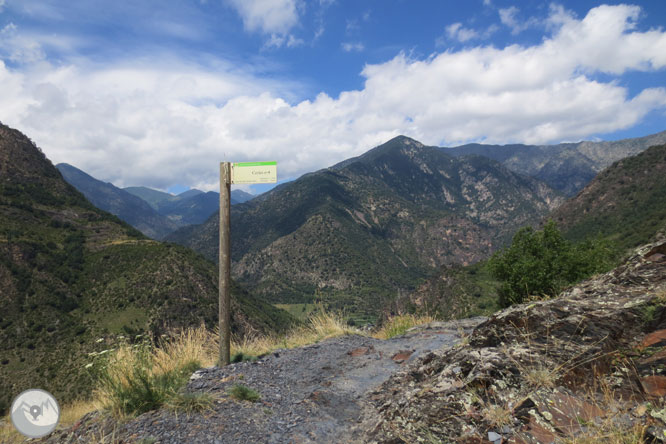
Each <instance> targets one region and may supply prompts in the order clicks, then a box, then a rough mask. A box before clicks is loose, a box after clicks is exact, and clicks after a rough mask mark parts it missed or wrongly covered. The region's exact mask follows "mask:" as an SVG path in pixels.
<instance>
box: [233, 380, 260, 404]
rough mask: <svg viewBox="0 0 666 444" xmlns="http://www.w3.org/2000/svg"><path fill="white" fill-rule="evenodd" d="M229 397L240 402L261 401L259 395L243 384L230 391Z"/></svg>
mask: <svg viewBox="0 0 666 444" xmlns="http://www.w3.org/2000/svg"><path fill="white" fill-rule="evenodd" d="M229 395H231V397H232V398H234V399H237V400H239V401H250V402H257V401H259V399H261V396H260V395H259V393H257V392H256V391H255V390H252V389H251V388H250V387H247V386H244V385H243V384H236V385H234V386H233V387H231V389H230V390H229Z"/></svg>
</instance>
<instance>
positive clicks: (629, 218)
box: [550, 145, 666, 254]
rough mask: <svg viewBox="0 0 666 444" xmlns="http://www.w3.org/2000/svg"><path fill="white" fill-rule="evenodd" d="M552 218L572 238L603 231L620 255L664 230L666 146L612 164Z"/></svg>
mask: <svg viewBox="0 0 666 444" xmlns="http://www.w3.org/2000/svg"><path fill="white" fill-rule="evenodd" d="M550 218H552V219H553V220H554V221H555V222H556V223H557V224H558V225H559V227H560V229H561V230H562V232H563V233H564V235H565V236H567V237H568V238H570V239H572V240H583V239H585V238H588V237H594V236H598V235H599V236H602V237H605V238H607V239H609V240H610V241H611V242H612V244H613V245H614V247H615V248H617V250H618V252H619V253H620V254H622V253H624V252H625V251H626V250H627V249H629V248H634V247H636V246H637V245H640V244H643V243H646V242H649V241H651V240H652V239H653V237H654V236H655V234H656V233H658V232H660V231H661V232H664V233H666V145H659V146H653V147H651V148H648V149H647V150H645V151H643V152H641V153H640V154H637V155H635V156H632V157H627V158H626V159H622V160H620V161H617V162H615V163H613V164H612V165H611V166H609V167H608V168H606V169H605V170H604V171H603V172H601V173H600V174H599V175H598V176H597V177H596V178H595V179H594V180H593V181H592V182H590V183H589V184H588V185H587V186H586V187H585V188H584V189H583V190H582V191H581V192H580V193H578V195H577V196H576V197H575V198H573V199H570V200H568V201H567V202H565V203H564V204H563V205H562V206H561V207H559V208H557V209H556V210H555V211H554V212H553V213H552V214H551V215H550Z"/></svg>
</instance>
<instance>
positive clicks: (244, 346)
mask: <svg viewBox="0 0 666 444" xmlns="http://www.w3.org/2000/svg"><path fill="white" fill-rule="evenodd" d="M433 320H434V318H432V317H430V316H414V315H402V316H396V317H393V318H391V319H389V321H388V322H386V323H385V324H384V326H383V327H382V328H381V329H380V330H379V331H377V332H376V333H375V334H374V336H375V337H377V338H384V339H387V338H390V337H393V336H396V335H400V334H403V333H404V332H405V331H407V330H408V329H409V328H411V327H413V326H415V325H419V324H423V323H428V322H431V321H433ZM348 334H362V332H361V331H360V330H358V329H356V328H354V327H351V326H349V325H348V324H347V323H346V322H345V321H344V317H343V316H342V315H341V314H338V313H328V312H325V311H324V310H323V309H322V308H321V307H319V308H318V309H317V310H316V311H314V312H313V313H312V314H311V315H310V317H309V319H308V323H307V324H306V325H304V326H299V327H296V328H294V329H292V330H291V331H290V332H289V333H287V334H285V335H283V336H256V337H250V338H248V337H246V338H242V339H238V338H234V340H233V341H232V344H231V352H232V355H233V356H234V357H235V358H236V360H237V361H243V360H252V359H256V357H258V356H262V355H265V354H267V353H271V352H272V351H274V350H276V349H283V348H296V347H302V346H304V345H308V344H313V343H316V342H319V341H322V340H325V339H328V338H332V337H337V336H342V335H348ZM218 353H219V349H218V335H217V333H216V332H212V331H210V330H207V329H206V328H205V327H204V326H201V327H198V328H191V329H187V330H183V331H180V332H179V333H177V334H175V335H174V336H172V337H171V338H167V339H164V340H162V341H158V342H144V343H141V344H129V343H126V344H123V345H121V346H119V347H117V348H116V349H115V350H111V351H109V352H104V353H99V354H97V356H95V357H94V358H93V359H94V362H93V363H92V364H93V365H92V368H91V371H93V374H94V375H95V376H96V377H97V381H98V382H97V386H96V389H95V390H94V392H93V400H91V401H80V402H75V403H73V404H70V405H67V406H64V407H63V409H62V413H61V420H60V426H59V427H68V426H71V425H73V424H74V423H75V422H76V421H77V420H78V419H80V418H81V417H82V416H84V415H85V414H86V413H88V412H91V411H95V410H99V409H105V410H108V411H110V412H111V413H112V414H113V415H114V416H116V417H119V418H123V417H127V416H133V415H138V414H140V413H142V412H145V411H148V410H152V409H156V408H160V407H162V406H164V407H167V408H170V409H173V410H176V411H179V412H186V413H192V412H199V411H202V410H206V409H207V408H209V407H210V406H211V404H212V398H211V397H210V396H209V395H207V394H199V393H183V388H184V387H185V385H186V383H187V381H188V379H189V377H190V375H191V374H192V372H194V371H195V370H197V369H199V368H202V367H210V366H213V365H215V364H216V363H217V359H218ZM230 395H231V396H232V397H233V398H235V399H239V400H248V401H251V402H254V401H256V400H258V399H259V398H260V395H259V394H258V393H257V392H255V391H254V390H252V389H250V388H248V387H246V386H243V385H240V384H238V385H235V386H234V387H233V388H232V389H231V391H230ZM6 421H7V423H6V424H5V423H3V424H2V426H1V427H0V441H1V442H3V443H4V442H23V436H22V435H20V434H18V433H17V432H16V431H15V430H14V428H13V426H12V424H11V420H10V419H9V417H7V419H6ZM111 439H112V440H113V438H111ZM95 442H104V438H103V437H100V438H97V440H96V441H95Z"/></svg>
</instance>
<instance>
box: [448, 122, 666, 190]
mask: <svg viewBox="0 0 666 444" xmlns="http://www.w3.org/2000/svg"><path fill="white" fill-rule="evenodd" d="M665 143H666V131H662V132H660V133H657V134H652V135H649V136H645V137H638V138H633V139H624V140H617V141H609V142H589V141H584V142H577V143H560V144H558V145H481V144H469V145H462V146H459V147H455V148H445V149H444V150H445V151H446V152H447V153H449V154H452V155H454V156H466V155H470V154H476V155H480V156H485V157H489V158H491V159H495V160H497V161H499V162H501V163H502V165H504V166H506V167H507V168H509V169H510V170H511V171H515V172H517V173H520V174H525V175H527V176H531V177H534V178H536V179H539V180H541V181H543V182H545V183H547V184H548V185H549V186H551V187H552V188H554V189H556V190H558V191H561V192H562V193H564V194H565V195H566V196H570V197H571V196H574V195H575V194H576V193H577V192H578V191H580V190H581V189H582V188H583V187H584V186H585V185H587V183H588V182H589V181H590V180H592V179H593V178H594V177H595V176H596V175H597V174H598V173H599V172H600V171H601V170H603V169H604V168H606V167H608V166H609V165H610V164H612V163H613V162H616V161H618V160H620V159H623V158H625V157H628V156H633V155H636V154H638V153H640V152H641V151H643V150H645V149H647V148H648V147H651V146H654V145H663V144H665Z"/></svg>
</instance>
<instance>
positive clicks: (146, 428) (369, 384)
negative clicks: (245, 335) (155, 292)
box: [46, 318, 484, 443]
mask: <svg viewBox="0 0 666 444" xmlns="http://www.w3.org/2000/svg"><path fill="white" fill-rule="evenodd" d="M483 320H484V319H483V318H475V319H468V320H464V321H454V322H447V323H433V324H430V325H428V326H424V327H420V328H417V329H415V330H413V331H411V332H409V333H408V334H406V335H404V336H401V337H396V338H392V339H390V340H379V339H374V338H371V337H365V336H358V335H351V336H344V337H339V338H334V339H329V340H326V341H323V342H321V343H318V344H314V345H310V346H307V347H302V348H298V349H291V350H278V351H276V352H274V353H272V354H270V355H268V356H266V357H263V358H262V359H260V360H258V361H255V362H243V363H237V364H232V365H229V366H227V367H224V368H217V367H213V368H208V369H202V370H199V371H197V372H196V373H194V374H193V375H192V378H191V380H190V382H189V384H188V387H187V390H188V391H190V392H195V393H196V392H205V393H209V394H210V395H212V396H213V398H214V399H215V401H214V403H213V407H212V408H211V409H210V410H207V411H205V412H203V413H201V414H199V413H195V414H190V415H186V414H183V413H174V412H172V411H169V410H166V409H164V410H159V411H153V412H148V413H145V414H143V415H141V416H139V417H138V418H135V419H132V420H130V421H127V422H124V423H118V422H116V421H114V420H112V419H110V418H109V417H108V416H104V415H102V414H100V413H93V414H90V415H88V416H87V417H84V418H83V420H82V421H80V422H79V423H78V424H77V425H75V426H74V427H72V428H71V429H69V430H64V431H61V432H58V433H56V434H54V435H52V436H50V437H49V439H48V440H46V442H48V443H75V442H90V441H92V442H112V443H135V442H139V443H244V442H256V443H290V442H291V443H344V442H351V441H353V440H356V441H357V442H363V440H364V438H363V430H362V429H361V428H360V427H359V426H360V425H361V424H362V423H361V414H362V410H363V408H364V406H365V405H366V398H367V394H368V392H370V391H371V390H373V389H376V388H377V387H378V386H379V385H380V384H381V383H382V382H384V381H386V380H387V379H388V378H389V377H390V376H391V375H392V374H394V373H396V372H397V371H398V370H400V369H401V368H405V367H408V366H409V365H411V364H412V363H413V362H415V361H417V360H418V359H419V357H421V356H423V355H426V354H428V353H430V352H432V351H435V350H439V349H441V348H443V347H451V346H453V345H454V344H457V343H460V341H461V337H463V336H466V335H467V334H469V333H470V331H471V329H472V328H473V327H474V326H476V325H478V324H479V323H480V322H482V321H483ZM237 384H242V385H244V386H247V387H249V388H251V389H253V390H255V391H256V392H258V393H259V395H260V396H261V399H260V400H259V401H257V402H249V401H237V400H234V399H233V398H231V397H230V396H229V393H228V392H229V390H230V389H231V388H232V387H233V386H234V385H237Z"/></svg>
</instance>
